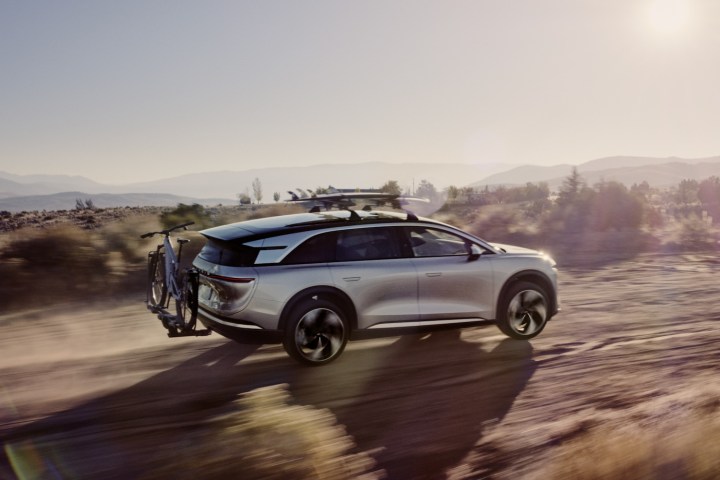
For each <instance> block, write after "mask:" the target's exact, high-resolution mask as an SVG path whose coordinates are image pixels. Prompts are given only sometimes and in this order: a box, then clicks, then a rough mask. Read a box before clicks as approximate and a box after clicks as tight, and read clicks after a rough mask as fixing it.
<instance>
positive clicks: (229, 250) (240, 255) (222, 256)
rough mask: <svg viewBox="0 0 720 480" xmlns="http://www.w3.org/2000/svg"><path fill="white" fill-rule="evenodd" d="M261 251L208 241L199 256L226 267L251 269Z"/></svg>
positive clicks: (231, 243)
mask: <svg viewBox="0 0 720 480" xmlns="http://www.w3.org/2000/svg"><path fill="white" fill-rule="evenodd" d="M258 252H259V250H258V249H257V248H254V247H248V246H247V245H243V244H241V243H233V242H219V241H217V240H212V239H208V242H207V243H206V244H205V246H204V247H203V249H202V250H200V253H199V254H198V256H199V257H200V258H202V259H203V260H205V261H207V262H210V263H214V264H216V265H224V266H226V267H250V266H252V265H253V264H254V263H255V259H256V258H257V256H258Z"/></svg>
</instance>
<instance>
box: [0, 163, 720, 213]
mask: <svg viewBox="0 0 720 480" xmlns="http://www.w3.org/2000/svg"><path fill="white" fill-rule="evenodd" d="M573 167H576V168H577V169H578V171H579V172H580V175H581V176H582V177H583V179H584V180H585V181H586V182H587V183H588V184H590V185H593V184H595V183H597V182H599V181H603V180H607V181H609V180H616V181H619V182H622V183H624V184H626V185H632V184H633V183H641V182H643V181H647V182H648V183H649V184H650V185H651V186H654V187H664V186H671V185H677V184H678V183H679V182H680V181H681V180H683V179H695V180H703V179H705V178H708V177H710V176H713V175H715V176H719V177H720V156H716V157H705V158H696V159H684V158H678V157H666V158H656V157H631V156H616V157H606V158H600V159H596V160H591V161H589V162H585V163H582V164H579V165H569V164H562V165H553V166H537V165H523V166H519V165H508V164H498V163H494V164H483V165H470V164H459V163H454V164H453V163H449V164H442V163H438V164H427V163H407V164H392V163H382V162H369V163H362V164H352V165H339V164H333V165H313V166H305V167H287V168H277V167H275V168H259V169H252V170H238V171H221V172H203V173H195V174H188V175H182V176H177V177H172V178H166V179H161V180H153V181H147V182H139V183H131V184H125V185H107V184H102V183H98V182H95V181H93V180H90V179H88V178H86V177H82V176H70V175H14V174H10V173H5V172H0V211H2V210H7V211H10V212H18V211H22V210H63V209H72V208H74V207H75V201H76V199H78V198H80V199H87V198H92V200H93V203H94V204H95V205H96V206H98V207H113V206H148V205H153V206H172V205H176V204H177V203H180V202H182V203H201V204H204V205H215V204H226V205H227V204H234V203H236V202H237V196H238V194H248V195H250V196H252V193H253V192H252V187H251V185H252V182H253V180H254V179H255V178H257V179H259V180H260V182H261V185H262V201H263V202H265V203H268V202H272V201H273V194H274V193H275V192H278V193H279V194H280V198H281V199H286V198H288V197H289V195H288V193H287V191H288V190H293V191H294V190H296V189H298V188H302V189H312V190H314V189H315V188H317V187H327V186H329V185H333V186H335V187H337V188H360V189H367V188H379V187H380V186H382V185H383V184H384V183H385V182H387V181H388V180H396V181H398V183H399V185H400V187H401V188H402V189H404V190H406V191H408V192H412V191H414V189H415V187H417V186H418V185H419V184H420V182H421V181H422V180H427V181H429V182H430V183H432V184H433V185H434V186H435V187H436V188H437V189H438V190H442V189H443V188H445V187H448V186H450V185H455V186H458V187H461V186H472V187H483V186H485V185H488V186H494V185H524V184H525V183H527V182H535V183H537V182H541V181H544V182H547V183H548V184H549V185H550V187H551V188H557V186H559V185H560V184H561V183H562V181H563V179H564V178H566V177H567V176H568V175H569V174H570V172H571V171H572V169H573Z"/></svg>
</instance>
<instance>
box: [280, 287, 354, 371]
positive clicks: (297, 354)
mask: <svg viewBox="0 0 720 480" xmlns="http://www.w3.org/2000/svg"><path fill="white" fill-rule="evenodd" d="M349 334H350V328H349V326H348V321H347V316H346V314H345V312H343V310H342V309H341V308H340V307H338V306H337V305H336V304H335V303H333V302H332V301H329V300H324V299H322V298H319V297H317V296H315V297H312V298H310V299H308V300H306V301H304V302H302V303H301V304H300V305H298V306H297V307H295V308H294V309H293V310H292V313H291V314H290V317H289V318H288V322H287V324H286V328H285V333H284V338H283V346H284V347H285V351H286V352H287V353H288V355H290V356H291V357H292V358H293V359H295V360H297V361H298V362H300V363H304V364H306V365H324V364H326V363H329V362H331V361H333V360H335V359H336V358H337V357H339V356H340V354H341V353H342V352H343V350H344V349H345V345H346V344H347V341H348V336H349Z"/></svg>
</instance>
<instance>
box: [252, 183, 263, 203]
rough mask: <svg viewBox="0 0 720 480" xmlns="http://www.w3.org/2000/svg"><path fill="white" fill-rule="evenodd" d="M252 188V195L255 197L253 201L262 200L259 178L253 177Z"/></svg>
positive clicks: (258, 201)
mask: <svg viewBox="0 0 720 480" xmlns="http://www.w3.org/2000/svg"><path fill="white" fill-rule="evenodd" d="M252 189H253V197H255V203H260V202H261V201H262V197H263V193H262V183H260V179H259V178H257V177H255V180H253V182H252Z"/></svg>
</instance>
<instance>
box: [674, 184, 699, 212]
mask: <svg viewBox="0 0 720 480" xmlns="http://www.w3.org/2000/svg"><path fill="white" fill-rule="evenodd" d="M698 188H699V187H698V182H697V180H690V179H684V180H682V181H681V182H680V184H679V185H678V188H677V194H676V199H677V202H678V203H680V204H682V205H685V206H687V205H690V204H691V203H695V202H696V201H697V199H698Z"/></svg>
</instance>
